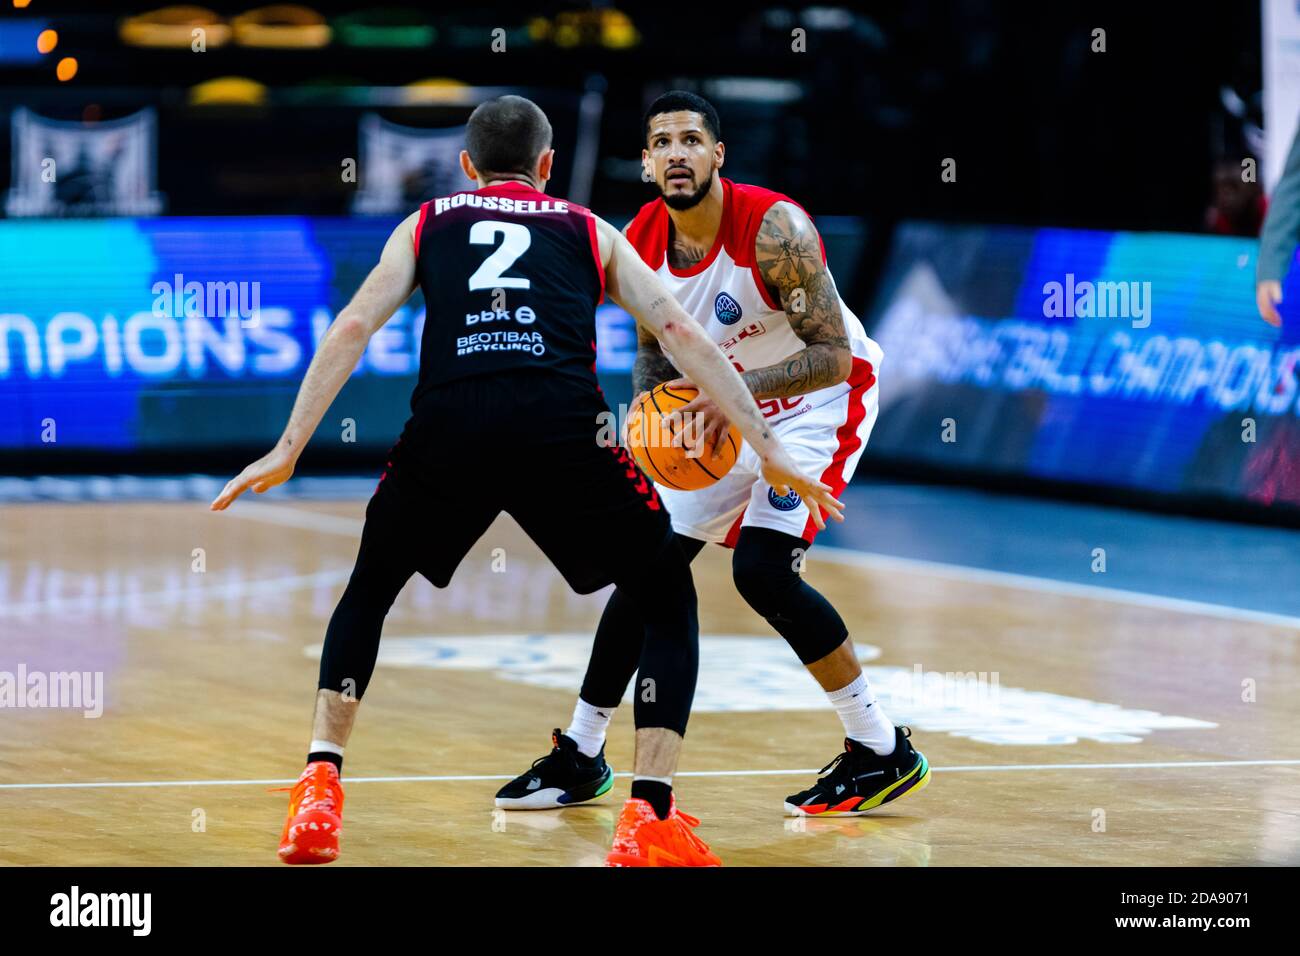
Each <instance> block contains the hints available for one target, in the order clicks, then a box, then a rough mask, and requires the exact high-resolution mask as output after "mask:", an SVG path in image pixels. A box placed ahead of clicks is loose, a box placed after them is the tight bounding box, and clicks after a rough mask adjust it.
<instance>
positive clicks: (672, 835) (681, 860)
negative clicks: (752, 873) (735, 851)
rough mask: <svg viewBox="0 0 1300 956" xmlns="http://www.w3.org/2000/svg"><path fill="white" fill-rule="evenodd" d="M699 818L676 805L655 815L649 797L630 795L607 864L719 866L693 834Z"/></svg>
mask: <svg viewBox="0 0 1300 956" xmlns="http://www.w3.org/2000/svg"><path fill="white" fill-rule="evenodd" d="M699 825H700V821H699V820H697V819H696V818H695V817H693V816H691V815H690V814H689V813H682V812H680V811H679V810H678V809H677V801H676V800H674V801H673V803H672V809H671V810H670V812H669V814H668V818H667V819H666V820H660V819H659V818H658V817H657V816H655V811H654V808H653V807H651V806H650V804H649V802H648V801H645V800H640V799H636V798H633V799H631V800H629V801H628V802H627V803H625V804H623V813H622V814H621V815H620V816H619V818H618V826H617V828H615V830H614V848H613V849H612V850H610V851H609V855H608V856H606V857H605V865H606V866H722V861H721V860H719V859H718V858H717V857H716V856H715V855H714V854H713V851H711V850H710V849H709V847H708V844H706V843H705V842H704V841H703V840H701V839H700V838H699V837H697V836H696V835H695V832H694V828H695V827H697V826H699Z"/></svg>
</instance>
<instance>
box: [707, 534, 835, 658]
mask: <svg viewBox="0 0 1300 956" xmlns="http://www.w3.org/2000/svg"><path fill="white" fill-rule="evenodd" d="M807 547H808V544H807V542H806V541H804V540H803V539H802V538H796V537H795V536H794V535H790V534H783V533H781V532H779V531H771V530H769V529H767V528H745V529H744V530H743V531H742V532H741V534H740V540H739V541H737V542H736V552H735V554H734V555H733V556H732V562H731V570H732V577H733V578H734V580H735V582H736V590H737V591H739V592H740V595H741V597H743V598H744V599H745V601H746V602H747V603H748V604H749V606H750V607H751V608H753V609H754V610H755V611H757V612H758V613H759V614H760V615H762V616H763V618H764V619H766V620H767V622H768V623H769V624H771V625H772V627H773V628H775V629H776V631H777V633H779V634H780V635H781V636H782V637H784V638H785V639H786V643H788V644H789V645H790V647H791V649H792V650H793V651H794V652H795V654H796V655H798V657H799V660H800V661H802V662H803V663H804V664H811V663H813V662H814V661H819V660H821V659H822V658H823V657H825V656H826V655H827V654H829V653H831V652H832V651H834V650H835V649H836V648H837V647H839V646H840V645H841V644H843V643H844V639H845V638H846V637H848V628H847V627H845V625H844V620H843V618H841V617H840V615H839V613H838V612H837V611H836V610H835V608H833V607H832V606H831V603H830V602H829V601H827V600H826V598H825V597H823V596H822V595H821V593H820V592H818V591H817V589H816V588H814V587H812V586H811V585H809V584H808V583H807V582H806V581H804V580H803V578H802V577H801V576H800V574H799V571H798V570H797V569H798V568H800V567H802V566H803V565H802V559H803V553H804V550H806V549H807Z"/></svg>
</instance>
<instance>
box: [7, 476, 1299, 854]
mask: <svg viewBox="0 0 1300 956" xmlns="http://www.w3.org/2000/svg"><path fill="white" fill-rule="evenodd" d="M454 506H455V505H454V500H453V501H452V503H451V504H449V507H454ZM363 512H364V502H361V501H348V502H338V503H333V502H330V503H301V502H297V503H288V504H285V503H280V504H272V503H268V502H266V501H259V500H254V501H247V500H245V501H240V502H239V503H238V504H236V505H235V507H234V508H233V509H232V510H231V511H230V512H228V513H226V514H223V515H212V514H209V513H208V512H207V511H206V508H205V506H204V505H203V504H201V503H167V504H147V503H124V504H113V505H106V504H92V503H87V504H53V503H49V504H46V503H41V504H23V505H14V506H6V507H3V508H0V692H2V691H3V682H4V680H5V679H6V676H5V675H6V674H8V675H10V676H9V677H8V678H7V679H8V680H9V681H10V688H11V691H12V692H13V694H12V696H11V697H10V699H9V700H8V702H7V703H6V704H5V706H3V707H0V863H3V864H9V865H33V864H35V865H44V864H58V865H88V864H91V865H96V864H98V865H119V864H136V865H222V864H244V865H247V864H252V865H257V864H265V865H275V866H278V865H279V863H278V862H277V859H276V856H275V846H276V841H277V839H278V836H279V831H280V827H281V824H282V822H283V816H284V811H285V806H286V797H285V795H284V794H282V793H270V792H268V788H270V787H274V786H277V785H285V784H287V782H288V781H290V780H292V779H293V778H294V777H295V776H296V775H297V773H298V771H299V769H300V768H301V762H302V757H303V755H304V749H305V745H306V742H307V738H308V735H309V729H310V706H311V702H312V697H313V692H314V689H315V680H316V666H317V661H316V658H315V657H314V656H313V648H314V647H317V646H318V645H319V643H320V641H321V640H322V638H323V633H324V628H325V623H326V621H327V620H328V617H329V615H330V612H331V611H332V609H333V606H334V602H335V600H336V599H337V597H338V595H339V594H340V593H341V591H342V588H343V584H344V582H345V580H346V578H347V575H348V572H349V571H350V568H351V562H352V559H353V556H354V555H355V552H356V546H357V540H358V537H357V534H358V529H359V524H360V518H361V516H362V514H363ZM431 544H432V542H431ZM1195 559H1196V556H1189V560H1195ZM728 571H729V566H728V562H727V555H726V553H725V552H723V551H722V550H721V549H717V548H709V549H707V550H706V552H705V553H704V554H703V555H701V557H700V558H699V559H698V560H697V562H696V580H697V588H698V590H699V593H700V599H701V625H702V632H703V634H704V635H705V636H706V639H705V641H704V643H703V654H704V657H705V660H704V662H703V670H702V674H701V685H700V693H699V696H698V697H697V704H700V705H702V706H703V708H704V709H697V712H696V713H695V715H694V716H693V717H692V720H691V726H690V731H689V734H688V736H687V745H686V751H685V755H684V760H683V766H682V771H683V773H682V775H681V776H680V777H679V778H678V781H677V790H678V794H679V799H680V801H681V804H682V806H683V808H685V809H687V810H689V811H690V812H692V813H694V814H696V815H698V816H700V817H701V818H702V819H703V825H702V827H701V829H700V834H701V836H703V837H704V838H705V839H706V840H707V841H709V843H710V844H711V845H712V846H713V847H714V849H715V850H716V851H717V852H718V853H719V855H720V856H721V857H722V858H723V860H724V862H725V863H727V864H728V865H741V866H745V865H822V866H841V865H842V866H896V865H897V866H927V865H929V866H943V865H1020V864H1027V865H1043V864H1046V865H1148V864H1150V865H1188V864H1202V865H1206V864H1208V865H1217V864H1224V865H1235V864H1266V865H1278V864H1295V863H1297V862H1300V745H1297V743H1296V739H1295V732H1296V728H1297V726H1300V696H1298V695H1297V694H1296V692H1295V688H1296V686H1297V684H1298V683H1300V656H1298V654H1297V648H1298V647H1300V631H1297V630H1296V629H1294V628H1293V627H1290V626H1288V625H1287V624H1286V622H1284V621H1282V622H1269V621H1263V622H1261V621H1259V620H1254V619H1251V618H1250V617H1249V616H1243V617H1241V618H1240V619H1238V618H1235V617H1233V616H1232V615H1205V614H1197V613H1185V612H1184V611H1181V610H1178V609H1174V608H1170V607H1164V606H1161V605H1160V604H1159V602H1155V603H1152V604H1142V603H1140V602H1132V601H1125V600H1109V599H1098V598H1096V597H1089V596H1080V595H1078V594H1074V593H1070V592H1068V591H1054V590H1053V589H1052V588H1051V587H1045V588H1031V587H1021V586H1012V585H1011V584H1008V583H1005V582H996V581H994V582H990V581H987V580H982V579H980V578H979V577H978V576H970V577H965V578H964V577H962V576H961V575H960V574H943V573H940V572H937V571H935V570H933V569H926V568H908V567H899V566H896V565H892V564H890V563H889V562H878V563H873V561H871V560H869V559H864V560H856V559H854V558H853V557H852V556H846V555H844V554H830V553H829V552H827V554H826V555H825V556H821V557H819V553H818V550H817V549H816V548H814V549H813V551H812V553H811V555H810V559H809V562H808V570H807V573H808V575H809V580H810V581H811V582H812V583H813V584H814V585H815V586H816V587H818V588H819V589H820V590H821V591H822V592H823V593H824V594H826V595H827V597H828V598H830V600H831V601H832V602H833V603H834V604H835V605H836V606H837V607H838V608H839V610H840V611H841V613H842V614H843V616H844V618H845V619H846V621H848V623H849V625H850V628H851V630H852V632H853V634H854V636H855V638H856V639H857V640H858V642H859V643H860V645H861V648H860V650H861V653H862V656H863V657H864V659H865V663H866V665H867V666H868V668H869V670H868V675H869V677H870V678H871V680H872V682H873V685H874V686H875V687H876V689H877V692H878V693H881V692H882V691H883V692H885V693H882V697H881V699H882V702H883V703H884V705H885V707H886V709H887V711H889V712H890V713H891V715H892V716H894V718H895V720H896V721H898V722H900V723H902V722H910V723H911V724H912V725H913V727H914V728H915V736H914V742H915V743H916V744H917V745H918V747H919V748H920V749H922V750H923V751H924V752H925V753H926V754H927V756H928V757H929V760H930V762H931V764H932V765H933V766H934V768H935V772H934V775H933V779H932V782H931V784H930V786H929V787H928V788H927V789H926V790H924V791H922V792H920V793H919V794H917V795H915V796H911V797H908V798H905V799H903V800H901V801H899V802H898V803H896V804H892V805H891V806H890V808H888V810H887V812H883V813H879V814H877V815H874V816H872V817H869V818H857V819H844V820H837V821H800V820H787V819H785V818H784V817H783V816H782V814H781V805H782V799H783V798H784V797H785V795H787V794H789V793H792V792H794V791H796V790H799V789H803V788H804V787H805V786H807V785H808V784H809V783H810V782H811V780H812V779H813V777H814V775H815V772H816V771H817V770H818V769H819V768H820V767H821V766H822V765H824V764H826V763H827V762H829V761H830V760H831V758H832V757H833V756H834V754H835V753H836V752H837V750H838V747H839V741H840V737H841V735H840V733H839V732H838V730H839V727H838V722H837V721H836V719H835V717H834V714H833V713H832V712H831V711H830V710H829V708H828V707H826V706H825V704H824V703H821V702H819V701H818V694H817V692H816V691H815V688H814V687H813V685H812V682H811V678H809V677H807V675H806V674H804V673H803V672H802V671H801V670H800V669H799V668H798V667H797V662H795V661H794V658H793V655H792V654H791V653H790V652H789V650H788V648H786V647H785V645H784V643H783V642H782V641H781V640H780V638H778V637H776V636H775V635H773V634H771V632H770V631H769V629H768V627H767V625H766V623H765V622H764V621H762V620H761V619H759V618H758V617H757V616H756V615H755V614H753V613H752V612H751V611H750V610H749V608H748V607H747V606H746V605H745V604H744V603H743V602H742V601H741V600H740V598H739V597H738V596H737V595H736V594H735V591H734V589H733V588H732V586H731V582H730V579H729V573H728ZM602 603H603V595H595V596H589V597H585V598H580V597H577V596H575V595H572V594H571V593H570V592H568V590H567V589H566V588H565V587H564V586H563V584H562V582H561V580H560V578H559V577H558V575H556V574H555V573H554V572H553V571H552V570H551V569H550V567H549V565H547V564H546V563H545V561H544V560H543V559H542V557H541V556H540V554H539V552H538V551H537V550H536V549H535V548H534V547H533V546H532V545H531V543H530V542H528V540H527V539H526V538H525V537H524V536H523V535H522V533H521V532H520V531H519V530H518V529H517V528H516V527H515V526H514V525H513V523H511V522H510V521H509V520H508V519H502V520H500V521H498V522H497V524H496V525H494V526H493V528H492V529H491V530H490V531H489V533H488V534H487V535H486V536H485V537H484V539H483V540H482V541H481V542H480V543H479V545H478V546H477V548H476V549H475V550H474V551H473V552H472V553H471V554H470V556H469V557H468V559H467V560H466V562H465V564H464V565H463V566H462V567H461V569H460V570H459V572H458V573H457V577H456V579H455V580H454V581H453V582H452V585H451V587H450V588H448V589H446V590H445V591H437V590H435V589H434V588H432V587H431V586H430V585H428V584H427V583H426V582H424V581H422V580H420V579H415V580H413V581H412V582H411V583H410V584H409V585H408V586H407V588H406V590H405V591H404V592H403V594H402V596H401V597H400V598H399V600H398V603H397V605H396V606H395V607H394V609H393V612H392V613H391V614H390V616H389V619H388V623H387V626H386V629H385V645H384V657H383V658H382V659H381V664H380V666H379V667H378V669H377V670H376V674H375V678H374V681H373V683H372V684H371V688H370V690H369V692H368V693H367V695H366V699H365V702H364V704H363V706H362V709H361V714H360V719H359V722H358V727H357V731H356V733H355V734H354V737H353V740H352V743H351V745H350V747H349V748H348V755H347V764H346V774H345V784H346V786H347V809H346V830H345V836H344V841H343V855H342V858H341V860H340V861H339V862H338V863H337V864H334V865H335V866H347V865H391V864H401V865H516V864H518V865H545V866H556V865H589V864H595V863H598V862H599V861H600V860H601V859H602V857H603V854H604V852H605V850H606V848H607V846H608V843H609V840H610V836H611V833H612V830H613V825H614V820H615V818H616V815H617V812H618V808H619V803H620V802H621V800H622V799H623V798H624V797H625V796H626V795H627V790H628V786H629V784H628V780H627V778H626V777H621V778H620V779H619V781H618V783H617V785H616V786H615V789H614V791H613V794H612V795H611V796H613V797H614V798H616V799H613V800H609V801H608V802H606V803H605V804H603V805H595V806H586V807H579V808H573V809H569V810H565V811H550V812H541V813H538V812H534V813H504V812H500V811H495V812H494V810H493V807H492V795H493V793H494V791H495V790H496V788H497V787H498V786H499V785H500V782H501V779H504V778H506V777H509V776H513V775H514V774H516V773H518V772H520V771H522V770H523V769H524V768H525V767H527V765H528V763H529V762H530V761H531V760H532V759H533V758H535V757H537V756H539V755H541V754H542V753H543V752H544V751H545V750H546V749H547V747H548V746H549V733H550V729H551V728H552V727H553V726H557V725H558V726H564V725H565V724H566V723H567V718H568V716H569V713H570V711H571V709H572V701H573V697H574V694H575V691H576V687H577V678H576V677H575V674H577V675H580V673H581V663H582V660H583V655H584V653H585V645H584V643H583V642H584V641H585V639H586V637H585V636H586V635H589V634H590V632H591V630H592V629H593V627H594V625H595V621H596V619H597V617H598V615H599V611H600V608H601V606H602ZM20 669H21V671H20ZM20 672H21V673H25V674H26V675H28V681H29V683H28V685H27V686H28V687H29V688H30V686H31V685H30V680H31V675H32V674H38V675H47V676H48V675H56V674H59V673H63V674H68V673H71V672H78V673H81V674H86V675H92V676H91V677H87V678H86V679H85V682H84V686H83V687H82V688H81V691H82V693H81V695H80V696H79V697H78V696H76V695H75V693H74V692H73V690H69V688H68V686H67V685H65V686H64V690H65V691H66V692H67V693H68V694H70V695H71V696H68V697H65V698H64V699H63V700H61V701H57V702H58V703H61V704H67V706H58V707H54V706H48V704H50V703H53V701H50V700H48V699H47V700H46V701H45V702H44V703H45V704H46V705H47V706H17V703H18V696H19V695H17V692H16V690H21V688H19V687H18V685H17V681H18V675H19V674H20ZM93 675H100V678H95V677H94V676H93ZM980 675H984V676H980ZM931 678H933V680H932V679H931ZM50 679H51V680H52V679H53V678H50ZM96 679H102V695H100V696H99V699H98V700H97V701H94V700H91V697H93V696H94V694H93V688H94V685H95V680H96ZM74 690H75V689H74ZM0 700H4V698H3V694H2V693H0ZM22 703H23V704H25V705H26V704H35V703H40V700H39V699H38V698H33V697H32V696H31V694H30V692H29V693H28V694H27V696H26V697H23V698H22ZM96 710H102V713H100V714H99V715H98V716H87V713H91V714H93V713H94V711H96ZM631 710H632V708H631V706H630V705H629V706H624V707H622V708H620V709H619V711H618V715H617V717H616V718H615V722H614V725H613V727H612V730H611V737H610V742H609V747H608V753H609V757H610V761H611V763H612V764H613V765H614V767H615V769H616V770H617V771H620V772H622V771H627V770H630V769H631V744H632V726H631V725H632V720H631V718H632V714H631ZM349 781H350V782H349Z"/></svg>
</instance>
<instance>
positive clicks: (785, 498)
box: [767, 488, 800, 511]
mask: <svg viewBox="0 0 1300 956" xmlns="http://www.w3.org/2000/svg"><path fill="white" fill-rule="evenodd" d="M767 502H768V504H770V505H771V506H772V507H773V508H775V509H776V510H777V511H794V509H795V508H798V507H799V503H800V501H799V495H798V493H797V492H794V491H791V492H789V493H788V494H785V495H778V494H777V493H776V489H775V488H769V489H767Z"/></svg>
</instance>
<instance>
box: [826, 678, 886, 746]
mask: <svg viewBox="0 0 1300 956" xmlns="http://www.w3.org/2000/svg"><path fill="white" fill-rule="evenodd" d="M826 696H827V698H828V699H829V700H830V702H831V706H832V707H834V708H835V712H836V713H838V714H839V715H840V722H841V723H843V724H844V736H845V737H848V738H849V739H850V740H855V741H857V742H858V743H860V744H862V745H863V746H865V747H870V748H871V749H872V750H874V751H875V752H876V753H878V754H880V756H882V757H888V756H889V755H890V754H892V753H893V752H894V723H893V721H891V720H890V719H889V718H888V717H886V716H885V712H884V711H883V710H882V709H881V707H880V704H879V702H878V701H877V700H876V695H875V694H873V693H872V692H871V688H870V687H868V686H867V678H866V675H864V674H859V675H858V676H857V679H856V680H854V681H853V683H851V684H848V685H847V686H844V687H841V688H840V689H839V690H832V691H827V692H826Z"/></svg>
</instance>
